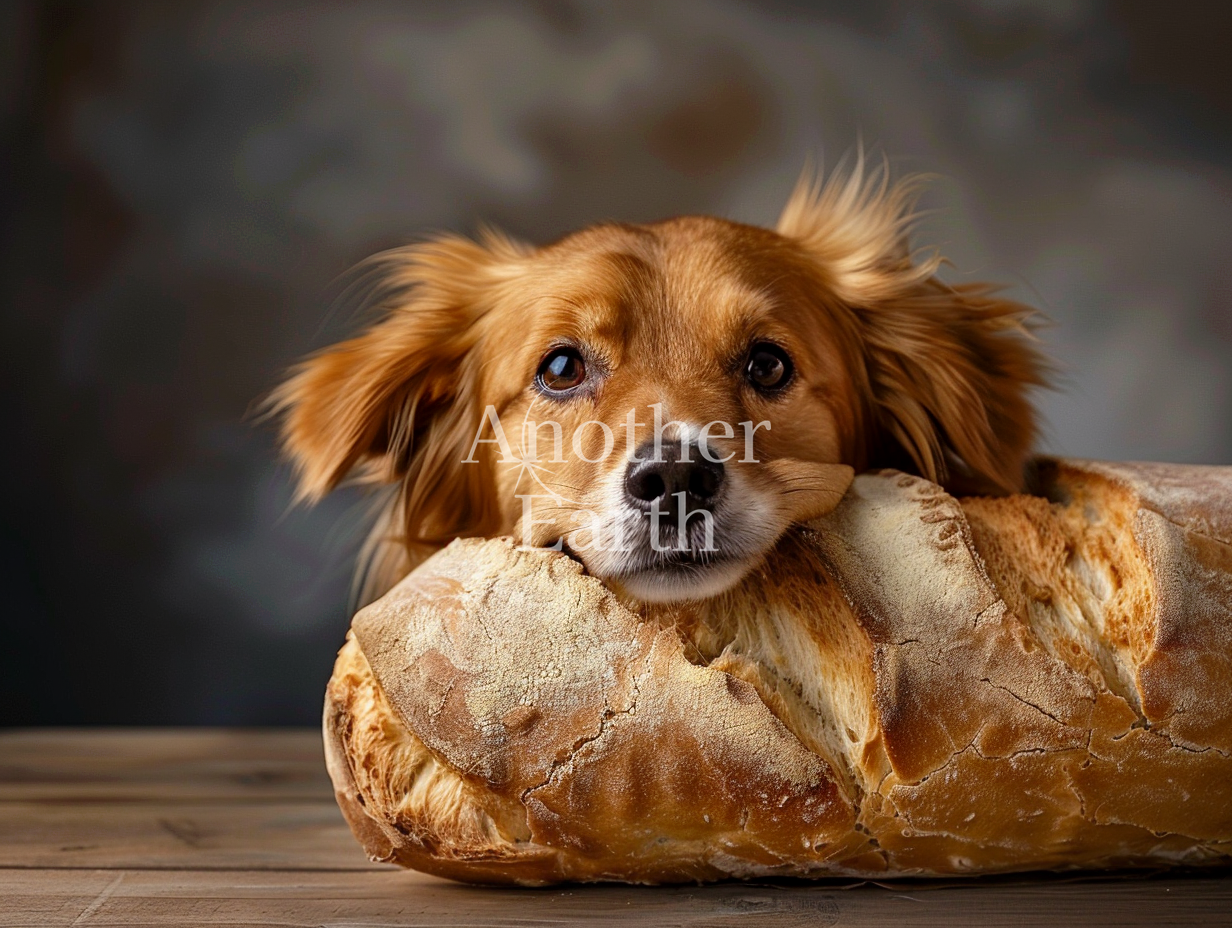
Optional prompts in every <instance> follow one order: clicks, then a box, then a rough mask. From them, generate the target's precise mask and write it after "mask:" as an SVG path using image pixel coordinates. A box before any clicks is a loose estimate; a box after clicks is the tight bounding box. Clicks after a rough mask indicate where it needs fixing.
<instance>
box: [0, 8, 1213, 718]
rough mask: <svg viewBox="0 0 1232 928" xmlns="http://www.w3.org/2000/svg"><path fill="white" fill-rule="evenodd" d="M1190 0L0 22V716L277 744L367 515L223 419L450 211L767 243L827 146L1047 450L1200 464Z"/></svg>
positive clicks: (1199, 31) (34, 11) (120, 11)
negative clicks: (308, 494) (722, 225)
mask: <svg viewBox="0 0 1232 928" xmlns="http://www.w3.org/2000/svg"><path fill="white" fill-rule="evenodd" d="M1228 10H1229V7H1228V6H1227V5H1224V4H1215V3H1200V4H1166V3H1158V2H1150V0H1143V2H1132V3H1131V2H1121V3H1107V4H1100V3H1086V2H1080V0H1072V2H1067V0H1019V2H1015V0H983V2H976V0H961V2H949V3H941V2H938V3H915V2H912V3H908V2H902V3H897V2H892V0H883V2H860V3H855V2H853V3H850V4H834V3H831V4H822V3H789V2H768V3H739V2H718V0H714V2H711V0H673V2H670V3H665V2H648V3H637V2H622V3H619V4H617V3H584V2H576V3H575V2H542V3H525V4H509V3H506V4H482V3H465V2H462V3H460V2H450V3H406V2H391V3H384V2H374V0H359V2H350V3H346V4H343V3H337V4H328V3H320V4H304V3H297V4H277V3H259V4H255V3H227V2H214V0H206V2H194V3H183V2H181V3H148V4H142V3H128V4H112V3H86V2H75V3H6V4H4V5H3V6H2V7H0V133H2V145H3V147H2V156H0V157H2V158H3V162H2V163H0V208H2V210H3V212H2V214H0V223H2V225H0V242H2V246H3V251H2V257H0V260H2V262H3V267H2V273H0V301H2V302H0V313H2V326H3V328H2V331H3V342H2V344H0V391H2V392H0V397H2V398H3V412H4V420H3V426H2V427H0V445H2V447H3V453H2V455H0V461H2V465H0V466H2V467H3V472H2V473H0V602H2V603H3V605H2V606H0V610H2V612H0V614H2V616H3V618H2V620H0V622H2V624H0V634H2V637H0V724H45V723H75V724H76V723H84V724H93V723H234V724H249V723H253V724H256V723H262V724H265V723H313V722H315V720H316V718H317V715H318V707H319V704H320V696H321V692H322V689H323V687H324V683H325V680H326V678H327V676H328V672H329V667H330V663H331V660H332V657H333V653H334V650H335V648H336V647H337V646H338V644H339V643H340V642H341V640H342V636H343V633H344V631H345V629H346V626H347V621H348V595H349V577H350V570H351V561H352V558H353V554H354V545H355V541H356V539H357V537H358V535H359V534H360V531H361V527H362V506H361V504H360V501H359V500H358V499H357V498H356V497H354V496H347V495H345V494H343V495H340V496H339V497H337V498H335V499H333V500H330V501H329V502H327V503H326V504H325V505H323V506H321V507H320V508H318V509H317V510H315V511H312V512H308V511H304V510H297V509H291V508H290V507H289V499H290V488H289V485H288V472H287V469H286V468H285V467H284V466H281V465H280V464H278V463H277V461H276V455H275V450H274V447H273V443H272V441H271V434H270V430H269V428H268V427H263V426H260V425H259V424H254V423H253V422H252V421H251V420H250V419H246V418H245V417H246V413H247V412H248V411H249V409H250V407H251V405H252V403H253V401H254V399H256V398H257V397H259V396H260V395H261V394H262V393H263V392H264V391H266V390H268V389H269V388H270V387H271V386H272V385H273V383H274V382H275V380H276V378H277V376H278V372H279V371H280V370H281V369H283V368H284V367H285V366H286V365H287V364H288V363H290V362H291V361H292V360H293V359H294V358H295V357H297V356H298V355H300V354H302V353H303V352H305V351H307V350H309V349H311V348H313V347H317V346H320V345H322V344H324V343H325V342H327V341H328V340H331V339H333V338H337V337H338V336H340V335H341V334H342V333H344V332H345V331H346V326H347V320H346V319H345V318H344V317H340V316H338V315H335V316H334V317H332V318H330V319H328V320H327V318H326V315H327V310H328V308H329V305H330V284H331V281H332V280H333V279H334V278H335V277H336V276H337V275H338V274H339V273H341V272H342V271H344V270H345V269H346V268H347V267H348V266H349V265H351V264H352V263H354V262H355V261H357V260H358V259H360V258H362V257H363V256H364V255H366V254H368V253H370V252H372V251H375V250H378V249H380V248H384V247H389V246H392V245H396V244H399V243H403V242H406V241H409V240H411V239H413V238H415V237H416V236H419V235H422V234H424V233H425V232H427V231H431V230H439V229H454V230H459V231H471V230H473V229H474V228H475V225H476V223H477V221H479V220H481V219H487V220H491V221H494V222H496V223H497V224H499V225H502V226H504V227H505V228H507V229H509V230H510V231H512V232H514V233H516V234H518V235H520V236H524V237H526V238H529V239H531V240H536V241H543V240H546V239H550V238H552V237H554V236H557V235H559V234H561V233H563V232H565V231H568V230H570V229H572V228H574V227H576V226H579V225H582V224H585V223H588V222H592V221H594V220H597V219H603V218H618V219H630V220H648V219H655V218H660V217H664V216H668V215H672V214H676V213H682V212H713V213H718V214H721V215H726V216H729V217H732V218H736V219H741V220H746V221H753V222H772V221H773V219H774V218H775V216H776V215H777V212H778V210H779V208H780V207H781V205H782V203H783V201H784V199H785V198H786V196H787V193H788V191H789V190H790V187H791V185H792V182H793V180H794V179H795V177H796V175H797V173H798V172H799V170H800V168H801V166H802V165H803V163H804V161H805V158H806V156H808V155H809V154H816V153H818V152H824V153H825V156H826V157H827V159H828V160H829V161H831V162H833V161H834V160H835V159H836V157H837V156H838V155H841V154H842V153H843V152H844V151H846V150H847V149H849V148H851V147H852V146H853V145H854V144H855V143H856V141H857V139H859V138H860V137H862V138H863V139H864V141H865V143H866V144H867V145H869V146H871V147H874V148H880V149H882V150H884V151H886V152H887V153H889V154H890V155H891V156H892V157H893V159H894V163H895V165H896V167H897V168H898V169H899V170H903V171H906V170H924V171H930V172H936V173H938V174H940V175H942V178H941V180H940V181H939V182H938V183H937V184H936V185H935V186H934V188H933V192H932V193H931V194H930V200H929V204H928V205H930V206H933V207H937V208H938V209H939V210H940V211H939V212H938V213H937V214H936V215H935V216H934V217H933V218H932V219H930V221H929V222H928V223H927V225H926V229H925V232H924V235H923V236H922V239H923V240H929V241H932V242H935V243H940V244H942V245H943V246H944V248H945V251H946V253H947V254H948V255H949V256H950V257H951V258H952V259H953V261H954V263H955V269H954V271H953V272H952V273H953V274H954V275H955V276H956V277H976V278H992V279H997V280H1001V281H1004V282H1006V283H1008V284H1010V285H1011V287H1012V290H1013V292H1014V293H1015V295H1017V296H1019V297H1020V298H1022V299H1025V300H1027V301H1029V302H1032V303H1034V304H1035V305H1038V306H1040V307H1041V308H1042V309H1044V310H1045V312H1046V313H1047V314H1048V315H1049V316H1050V317H1051V318H1052V319H1053V320H1054V322H1055V326H1054V327H1053V328H1052V329H1050V330H1049V331H1048V332H1047V333H1046V339H1047V341H1048V344H1049V350H1050V351H1051V352H1052V353H1053V354H1054V355H1055V356H1056V357H1057V358H1059V359H1060V361H1061V362H1062V363H1063V364H1064V365H1065V366H1066V368H1067V370H1068V375H1067V381H1066V384H1065V385H1064V390H1063V391H1062V392H1059V393H1057V394H1052V395H1047V396H1044V397H1042V398H1041V403H1042V405H1043V408H1044V410H1045V412H1046V414H1047V416H1048V420H1049V423H1050V432H1049V437H1048V440H1047V447H1048V448H1050V449H1051V450H1054V451H1060V452H1063V453H1067V454H1073V455H1081V456H1089V457H1109V458H1139V459H1143V458H1145V459H1158V460H1169V461H1194V462H1208V463H1217V462H1223V463H1229V462H1232V261H1230V259H1232V235H1230V232H1232V199H1230V192H1232V55H1229V53H1228V47H1229V44H1230V41H1232V28H1230V27H1232V15H1230V14H1229V12H1228Z"/></svg>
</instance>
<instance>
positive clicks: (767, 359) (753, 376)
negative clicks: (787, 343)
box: [744, 342, 795, 393]
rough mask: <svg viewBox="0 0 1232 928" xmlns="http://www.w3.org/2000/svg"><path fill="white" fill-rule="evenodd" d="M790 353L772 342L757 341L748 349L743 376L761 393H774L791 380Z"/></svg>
mask: <svg viewBox="0 0 1232 928" xmlns="http://www.w3.org/2000/svg"><path fill="white" fill-rule="evenodd" d="M794 370H795V368H794V366H793V365H792V363H791V355H789V354H788V353H787V352H786V351H784V350H783V349H782V348H780V347H779V346H778V345H776V344H774V343H773V342H758V343H757V344H756V345H754V346H753V347H752V348H751V349H750V350H749V360H748V364H746V365H745V368H744V376H745V377H747V378H748V381H749V383H750V384H752V385H753V387H754V388H755V389H757V390H759V391H761V392H762V393H775V392H777V391H779V390H782V389H783V388H784V387H786V386H787V384H788V383H790V382H791V375H792V372H793V371H794Z"/></svg>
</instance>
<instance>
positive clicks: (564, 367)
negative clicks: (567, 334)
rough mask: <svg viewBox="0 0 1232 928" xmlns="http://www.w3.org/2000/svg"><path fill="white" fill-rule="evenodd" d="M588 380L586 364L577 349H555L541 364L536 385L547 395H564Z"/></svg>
mask: <svg viewBox="0 0 1232 928" xmlns="http://www.w3.org/2000/svg"><path fill="white" fill-rule="evenodd" d="M585 379H586V363H585V362H584V361H583V360H582V356H581V354H579V353H578V350H577V349H576V348H554V349H553V350H552V351H549V352H548V353H547V354H546V355H544V358H543V360H542V361H540V362H539V372H538V373H537V374H536V375H535V383H537V384H538V385H539V388H540V389H542V390H543V391H544V392H546V393H564V392H566V391H568V390H572V389H573V388H574V387H576V386H578V385H579V384H580V383H581V382H582V381H583V380H585Z"/></svg>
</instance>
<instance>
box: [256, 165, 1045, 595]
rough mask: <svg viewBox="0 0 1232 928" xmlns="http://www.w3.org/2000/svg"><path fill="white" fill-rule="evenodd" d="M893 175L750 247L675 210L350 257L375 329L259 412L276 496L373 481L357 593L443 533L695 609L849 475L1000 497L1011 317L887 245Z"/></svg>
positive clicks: (1014, 401)
mask: <svg viewBox="0 0 1232 928" xmlns="http://www.w3.org/2000/svg"><path fill="white" fill-rule="evenodd" d="M920 184H921V181H920V180H919V179H918V178H906V179H904V180H902V181H899V182H897V183H894V182H891V180H890V179H889V172H888V169H887V168H886V166H885V165H884V164H882V165H881V166H880V167H877V168H873V169H871V170H866V169H865V166H864V163H863V159H862V158H860V159H857V161H856V163H855V165H854V166H853V167H852V169H851V170H849V171H846V172H838V173H836V174H834V175H832V176H831V177H830V178H829V179H826V180H824V181H823V180H822V179H820V178H819V177H814V176H813V175H811V174H809V173H806V174H805V176H804V177H802V179H801V182H800V183H799V184H798V185H797V187H796V189H795V191H794V192H793V193H792V195H791V197H790V199H789V201H788V203H787V205H786V207H785V209H784V210H783V213H782V215H781V218H780V219H779V221H778V224H777V226H776V228H775V229H773V230H771V229H766V228H759V227H754V226H749V225H743V224H740V223H737V222H731V221H728V220H725V219H718V218H711V217H702V216H689V217H682V218H674V219H668V220H665V221H662V222H657V223H652V224H647V225H632V224H620V223H604V224H600V225H595V226H591V227H589V228H586V229H583V230H581V231H579V232H576V233H573V234H571V235H568V236H566V237H564V238H563V239H561V240H559V241H557V242H555V243H554V244H550V245H547V246H544V247H540V248H534V247H530V246H528V245H525V244H523V243H520V242H517V241H514V240H513V239H511V238H508V237H506V236H504V235H502V234H500V233H498V232H495V231H492V230H485V231H483V233H482V234H481V235H480V236H479V237H478V239H477V240H469V239H464V238H460V237H454V236H443V237H439V238H436V239H434V240H431V241H428V242H426V243H423V244H418V245H414V246H410V247H406V248H400V249H396V250H393V251H389V252H385V253H383V254H381V255H378V256H377V257H376V258H374V259H372V260H371V262H370V263H369V265H368V276H367V277H366V280H367V281H368V290H369V293H368V301H369V303H370V305H371V306H372V307H374V308H375V309H376V311H377V312H378V314H379V315H378V318H377V320H376V321H375V323H374V324H372V325H371V326H370V327H369V328H368V329H367V330H365V331H363V332H362V333H361V334H359V335H358V336H356V337H354V338H352V339H350V340H349V341H344V342H342V343H340V344H337V345H334V346H332V347H330V348H327V349H326V350H324V351H322V352H320V353H318V354H316V355H315V356H313V357H310V358H308V359H307V360H306V361H304V362H303V363H302V364H301V365H299V366H298V367H297V368H296V369H295V370H294V371H292V372H291V374H290V375H289V377H288V379H287V380H286V381H285V382H284V383H283V384H282V385H281V386H280V387H278V388H277V389H276V391H275V392H274V393H273V394H272V397H271V409H272V410H273V411H274V412H275V413H276V414H278V415H279V416H281V423H282V425H281V428H282V431H281V438H282V443H283V446H284V448H285V451H286V454H287V455H288V456H289V458H290V459H291V461H292V462H293V463H294V466H295V469H296V473H297V477H298V487H299V490H298V492H299V495H300V497H301V498H302V499H304V500H308V501H313V500H316V499H318V498H320V497H321V496H323V495H324V494H326V493H328V492H329V491H330V490H332V489H333V488H334V487H336V486H337V485H338V484H339V483H340V482H342V481H343V480H345V479H348V478H353V479H355V480H357V481H358V482H360V483H363V484H366V485H370V486H381V487H386V488H388V489H387V491H386V492H387V495H386V496H385V498H384V503H383V508H382V510H381V514H380V516H379V518H378V519H377V525H376V527H375V529H374V532H373V535H372V538H371V540H370V544H369V549H368V554H367V565H368V566H367V570H366V580H365V584H364V593H363V596H364V598H365V599H371V598H374V597H375V596H377V595H379V594H380V593H382V592H383V591H385V590H386V589H388V588H389V587H391V586H392V585H393V584H394V583H396V582H397V581H398V580H399V579H401V577H402V576H404V575H405V574H406V573H407V572H408V571H409V570H411V569H412V568H413V567H414V566H415V565H416V564H417V563H419V562H420V561H421V560H422V559H423V558H424V557H425V556H426V555H427V554H429V553H431V552H432V551H434V550H436V549H438V548H440V547H441V546H443V545H444V544H446V543H448V542H449V541H450V540H451V539H453V538H456V537H460V536H484V537H493V536H498V535H512V536H514V537H515V538H519V539H520V540H521V541H522V542H523V543H526V544H531V545H539V546H553V547H558V548H562V549H564V550H567V551H568V552H569V553H570V554H571V555H573V556H574V557H576V558H578V559H579V560H580V561H581V562H582V563H583V565H584V566H585V568H586V569H587V570H588V571H589V572H590V573H592V574H594V575H596V576H598V577H600V578H601V579H603V580H604V581H605V582H606V583H608V584H609V585H611V586H612V587H613V588H614V589H616V590H618V591H620V592H621V593H623V594H624V595H626V596H628V597H630V598H632V599H634V600H638V601H643V602H647V603H654V602H681V601H690V600H703V599H706V598H709V597H714V596H717V595H718V594H720V593H722V592H723V591H725V590H727V589H729V588H731V587H732V586H733V585H734V584H736V583H737V582H738V581H739V580H740V579H741V578H742V577H743V576H745V575H746V574H747V573H748V572H749V571H750V570H751V569H753V568H754V567H755V566H757V565H758V564H760V563H761V562H762V561H763V560H764V558H765V557H766V555H767V553H768V552H770V551H771V550H772V549H773V548H774V546H775V544H776V542H777V541H778V540H779V538H780V537H781V536H782V534H783V533H784V531H785V530H786V529H787V527H788V526H789V525H790V524H791V523H792V522H794V521H802V520H803V519H804V518H808V517H812V516H815V515H820V514H822V513H824V512H825V511H827V510H828V509H829V508H832V507H833V506H834V505H836V504H837V502H838V500H839V499H840V498H841V496H842V494H843V492H844V491H845V490H846V488H847V485H848V483H849V482H850V480H851V479H852V475H853V474H854V473H855V472H859V471H863V470H870V469H880V468H897V469H900V470H904V471H908V472H911V473H914V474H916V475H919V476H922V477H925V478H927V479H929V480H932V481H934V482H937V483H940V484H942V485H943V486H944V487H945V488H946V489H947V490H949V491H950V492H952V493H955V494H962V495H999V494H1008V493H1013V492H1016V491H1019V490H1021V489H1022V483H1023V479H1024V477H1023V471H1024V465H1025V461H1026V457H1027V455H1028V452H1029V450H1030V448H1031V445H1032V443H1033V441H1034V440H1035V437H1036V434H1037V421H1036V415H1035V412H1034V410H1033V408H1032V404H1031V402H1030V395H1029V394H1030V391H1031V390H1032V389H1033V388H1035V387H1038V386H1042V385H1044V384H1045V383H1046V380H1047V364H1046V362H1045V361H1044V359H1043V357H1042V356H1041V354H1040V352H1039V351H1038V349H1037V347H1036V345H1037V342H1036V339H1035V336H1034V334H1033V328H1034V324H1035V318H1036V317H1035V315H1034V313H1033V311H1032V310H1031V309H1029V308H1028V307H1026V306H1024V305H1022V304H1020V303H1017V302H1014V301H1011V300H1008V299H1005V298H1003V297H1002V296H1001V295H1000V294H999V291H998V290H997V288H995V287H993V286H991V285H987V284H978V283H962V284H948V283H944V282H942V281H941V280H939V279H938V277H937V271H938V269H939V267H940V266H941V264H942V263H943V259H942V258H941V257H940V256H939V255H938V254H936V253H931V252H925V253H920V252H912V251H911V250H910V248H909V245H908V235H909V232H910V230H911V228H912V226H913V223H914V221H915V219H916V217H917V215H918V214H917V213H916V211H915V203H916V201H917V197H918V193H919V190H920Z"/></svg>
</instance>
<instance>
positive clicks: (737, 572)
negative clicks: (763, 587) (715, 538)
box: [604, 551, 753, 602]
mask: <svg viewBox="0 0 1232 928" xmlns="http://www.w3.org/2000/svg"><path fill="white" fill-rule="evenodd" d="M752 561H753V558H751V557H749V556H747V555H746V556H739V555H735V554H728V553H725V552H722V551H700V552H693V551H670V552H662V553H659V552H656V553H655V555H654V556H653V557H645V558H636V559H634V561H633V563H631V564H628V565H625V566H623V567H622V568H621V569H620V570H618V571H617V572H616V573H614V574H611V575H609V576H607V577H605V578H604V579H605V580H606V581H607V582H609V583H611V584H613V585H615V586H618V587H620V588H621V589H623V590H624V591H625V592H626V593H628V594H629V595H630V596H633V597H635V598H636V599H640V600H642V601H643V602H676V601H679V600H689V599H709V598H710V597H712V596H717V595H718V594H720V593H722V592H724V591H726V590H728V589H730V588H731V587H732V586H733V585H735V584H736V583H737V582H738V581H739V580H740V578H741V577H743V576H744V575H745V573H747V572H748V569H749V567H750V566H751V563H752Z"/></svg>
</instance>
